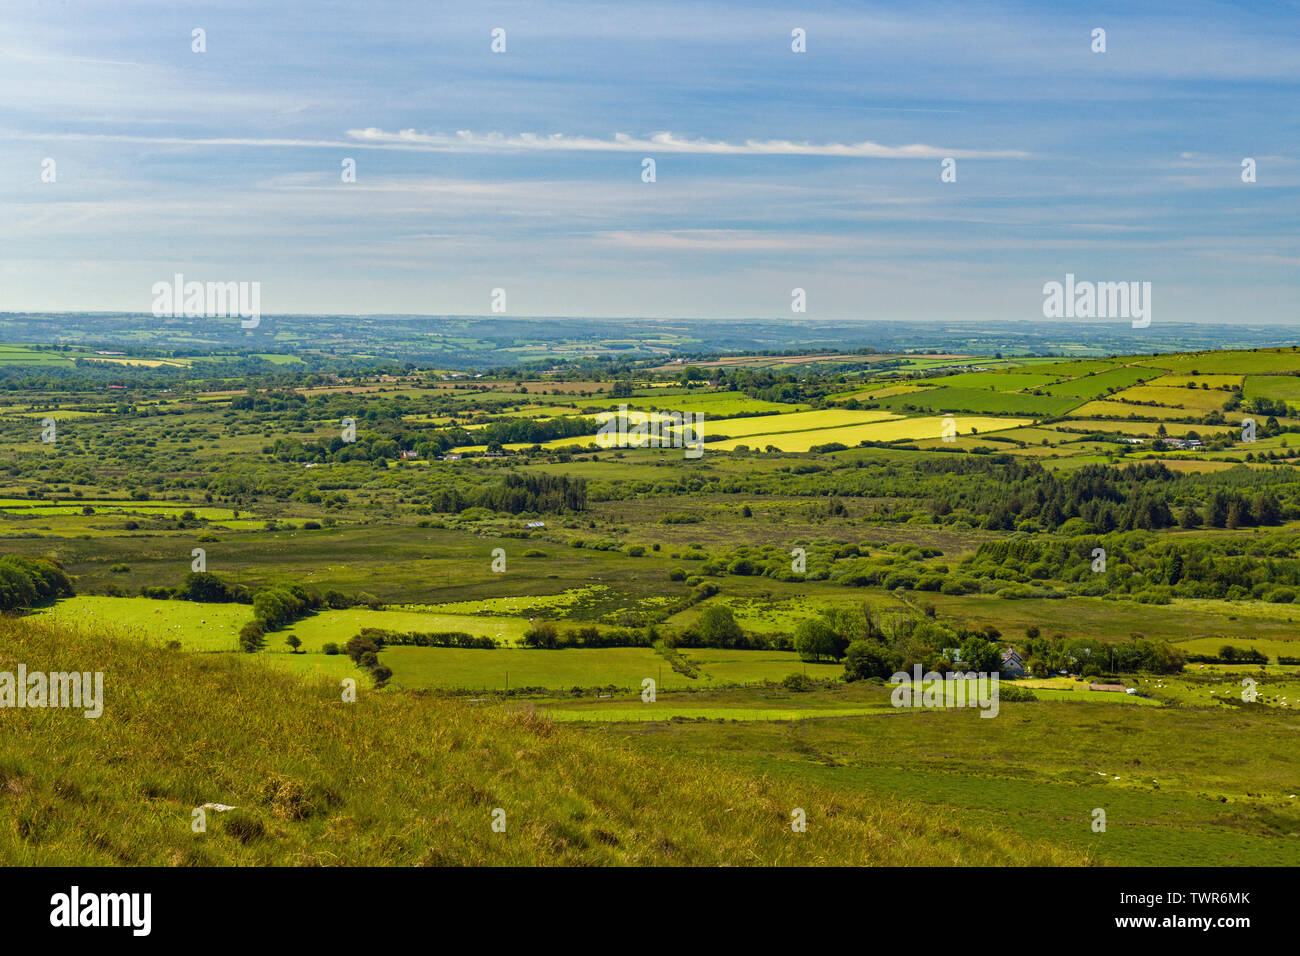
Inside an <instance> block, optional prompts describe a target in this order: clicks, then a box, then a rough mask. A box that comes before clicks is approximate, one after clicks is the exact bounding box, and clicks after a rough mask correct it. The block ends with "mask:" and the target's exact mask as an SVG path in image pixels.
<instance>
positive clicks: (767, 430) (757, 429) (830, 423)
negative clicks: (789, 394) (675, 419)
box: [703, 408, 900, 438]
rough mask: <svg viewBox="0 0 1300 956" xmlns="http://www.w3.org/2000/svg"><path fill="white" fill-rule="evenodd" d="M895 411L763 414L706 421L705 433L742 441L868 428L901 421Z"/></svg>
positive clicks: (826, 410) (842, 410)
mask: <svg viewBox="0 0 1300 956" xmlns="http://www.w3.org/2000/svg"><path fill="white" fill-rule="evenodd" d="M899 417H900V416H898V415H895V414H893V413H892V412H882V411H879V410H872V411H849V410H848V409H844V408H824V409H821V410H820V411H814V412H794V413H793V414H790V415H760V416H758V417H756V418H731V419H726V420H724V421H718V422H710V421H709V420H708V419H705V421H704V428H703V432H704V434H705V436H708V435H726V436H727V437H728V438H740V437H742V436H744V435H775V434H784V433H786V432H797V431H805V430H807V429H810V428H843V427H846V426H849V425H865V424H868V423H870V422H883V421H890V420H894V419H897V418H899Z"/></svg>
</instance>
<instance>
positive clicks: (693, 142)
mask: <svg viewBox="0 0 1300 956" xmlns="http://www.w3.org/2000/svg"><path fill="white" fill-rule="evenodd" d="M11 135H12V137H13V138H15V139H37V140H40V139H48V140H86V141H92V142H94V141H98V142H119V143H141V144H147V143H152V144H156V145H160V146H214V147H219V146H254V147H257V146H261V147H268V148H280V149H345V148H348V147H363V148H367V149H392V150H414V151H424V152H459V153H489V152H526V151H539V152H598V153H608V152H619V153H641V152H648V153H654V152H658V153H694V154H700V155H713V156H832V157H840V158H844V159H943V158H946V157H952V158H954V159H1029V158H1031V155H1032V154H1030V153H1028V152H1024V151H1022V150H1016V149H1000V150H977V149H958V148H954V147H940V146H928V145H926V144H924V143H912V144H909V145H907V146H884V145H881V144H880V143H873V142H870V141H863V142H861V143H809V142H801V143H796V142H792V141H790V140H785V139H766V140H757V139H748V140H745V141H744V142H743V143H729V142H726V141H725V140H709V139H687V138H683V137H680V136H677V135H675V134H673V133H671V132H661V133H654V134H652V135H651V136H650V137H649V138H639V137H635V136H629V135H627V134H626V133H615V134H614V135H613V136H611V137H610V138H608V139H600V138H597V137H592V136H569V135H566V134H564V133H550V134H547V135H544V136H543V135H538V134H536V133H517V134H513V135H507V134H504V133H474V132H471V131H469V130H458V131H457V132H456V133H454V134H449V133H417V132H415V130H411V129H406V130H400V131H398V132H395V133H390V132H386V131H384V130H381V129H376V128H375V127H367V128H366V129H352V130H348V131H347V135H348V136H349V137H350V138H349V139H348V140H331V139H286V138H281V137H249V136H149V135H134V134H120V133H17V134H11Z"/></svg>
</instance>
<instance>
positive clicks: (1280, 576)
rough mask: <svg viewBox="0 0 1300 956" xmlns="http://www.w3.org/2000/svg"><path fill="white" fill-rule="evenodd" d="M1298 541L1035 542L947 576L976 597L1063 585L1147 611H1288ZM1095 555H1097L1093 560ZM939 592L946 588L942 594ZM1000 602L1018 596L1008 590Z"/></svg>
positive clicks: (986, 548)
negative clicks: (973, 586)
mask: <svg viewBox="0 0 1300 956" xmlns="http://www.w3.org/2000/svg"><path fill="white" fill-rule="evenodd" d="M1298 547H1300V537H1297V536H1296V535H1294V534H1288V535H1284V536H1271V537H1263V536H1260V537H1256V536H1251V537H1248V538H1237V537H1229V536H1221V537H1210V538H1187V537H1174V538H1170V537H1162V536H1159V535H1152V534H1144V533H1140V532H1136V533H1135V532H1130V533H1127V534H1116V535H1108V536H1106V537H1104V538H1097V537H1093V536H1082V537H1077V538H1070V539H1067V540H1058V541H1046V540H1042V539H1037V538H1029V537H1025V538H1020V539H1015V540H1004V541H991V542H985V543H984V544H982V545H981V546H980V547H979V549H978V550H977V551H976V552H975V554H974V555H972V556H971V557H969V558H967V559H966V560H965V561H964V562H963V563H962V564H961V565H960V566H959V568H958V569H957V571H956V572H955V574H956V576H957V579H958V580H973V579H978V580H979V581H980V582H983V583H984V587H983V588H982V589H984V590H995V591H996V593H999V594H1001V593H1003V592H1002V590H999V589H1000V588H1002V587H1003V586H1004V585H1014V584H1040V585H1041V584H1044V583H1046V582H1048V581H1059V582H1063V583H1064V584H1066V585H1067V586H1068V590H1069V591H1070V592H1071V593H1075V594H1083V595H1092V596H1100V597H1118V596H1121V595H1130V596H1132V597H1133V598H1134V599H1136V600H1138V601H1141V602H1143V603H1148V604H1168V603H1169V602H1170V600H1172V599H1173V598H1176V597H1185V598H1208V599H1214V600H1242V599H1246V598H1253V599H1257V600H1265V601H1271V602H1273V603H1277V604H1289V603H1292V602H1294V601H1295V600H1296V598H1297V596H1300V558H1297V557H1296V554H1297V548H1298ZM1099 551H1100V552H1102V553H1100V554H1099V553H1098V552H1099ZM945 589H946V586H945ZM1006 596H1010V597H1015V596H1019V595H1018V594H1017V593H1016V592H1015V591H1014V590H1012V591H1010V593H1008V594H1007V595H1006Z"/></svg>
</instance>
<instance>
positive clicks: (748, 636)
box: [664, 604, 792, 651]
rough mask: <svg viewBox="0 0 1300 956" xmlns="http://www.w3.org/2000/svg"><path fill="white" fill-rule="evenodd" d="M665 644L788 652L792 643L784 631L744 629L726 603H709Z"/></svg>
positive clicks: (669, 645)
mask: <svg viewBox="0 0 1300 956" xmlns="http://www.w3.org/2000/svg"><path fill="white" fill-rule="evenodd" d="M664 643H665V644H666V645H667V646H668V647H723V648H732V649H736V650H746V651H762V650H773V651H788V650H790V649H791V647H792V644H791V641H790V637H789V636H788V635H785V634H760V633H754V632H750V631H746V630H745V629H744V628H742V627H741V626H740V622H739V621H737V620H736V616H735V614H734V613H733V612H732V610H731V608H729V607H727V606H726V605H725V604H710V605H708V606H707V607H704V608H703V609H701V611H700V616H699V617H698V618H696V620H695V623H694V624H688V625H687V626H686V627H685V628H684V629H683V630H682V632H681V633H680V634H675V635H669V636H668V637H666V638H665V639H664Z"/></svg>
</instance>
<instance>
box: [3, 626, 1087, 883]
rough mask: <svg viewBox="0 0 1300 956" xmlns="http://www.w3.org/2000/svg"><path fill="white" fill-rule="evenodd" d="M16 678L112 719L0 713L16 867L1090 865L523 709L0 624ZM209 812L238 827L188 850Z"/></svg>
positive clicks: (6, 831)
mask: <svg viewBox="0 0 1300 956" xmlns="http://www.w3.org/2000/svg"><path fill="white" fill-rule="evenodd" d="M19 662H22V663H25V664H26V665H27V668H28V670H29V672H30V671H36V670H41V671H64V670H73V669H78V670H83V671H84V670H91V671H96V670H102V671H103V672H104V685H105V687H104V692H105V700H106V703H105V707H104V714H103V716H102V717H100V718H99V719H96V720H90V719H86V718H84V717H82V716H81V713H80V712H79V711H69V710H54V709H47V710H32V709H23V710H16V709H4V710H0V865H5V866H16V865H71V864H92V865H99V864H102V865H114V864H161V865H230V864H236V865H268V864H278V865H344V864H352V865H366V864H399V865H418V864H433V865H439V864H475V865H485V864H486V865H493V864H501V865H534V864H633V863H635V864H669V865H676V864H700V865H719V864H748V865H763V864H776V865H805V864H850V865H864V864H878V865H889V864H918V865H925V864H982V865H1014V864H1038V865H1069V864H1087V863H1090V862H1091V860H1090V858H1089V857H1087V856H1086V855H1083V854H1081V853H1079V852H1078V851H1074V850H1066V849H1058V848H1056V847H1055V846H1053V845H1051V844H1048V843H1046V842H1038V843H1035V842H1029V841H1026V840H1023V839H1020V838H1018V837H1016V836H1015V835H1013V834H1009V833H1006V832H999V831H997V830H992V829H989V828H987V827H983V826H970V827H966V826H964V825H963V824H962V823H960V822H956V821H953V820H952V819H951V817H950V816H947V817H946V818H944V817H940V816H938V815H936V814H935V813H934V811H933V810H926V809H925V808H922V807H919V806H917V805H907V804H903V803H900V802H895V801H892V800H888V799H885V800H882V799H880V798H879V797H872V798H867V797H866V796H862V797H858V796H856V795H854V796H852V797H846V796H844V795H833V794H831V793H830V791H828V790H824V789H821V788H819V787H816V786H813V785H809V784H805V783H803V782H801V781H798V780H789V779H767V778H761V777H749V776H745V775H743V774H740V773H738V772H736V771H732V770H727V769H725V768H722V767H720V766H712V765H709V764H707V763H704V762H700V761H694V760H681V759H674V760H671V761H668V760H664V759H663V758H659V757H653V756H647V755H645V754H640V753H636V752H631V751H627V750H624V749H620V748H618V747H616V746H615V745H613V744H612V743H611V742H609V741H607V740H605V739H603V738H602V737H601V736H600V735H593V734H584V733H582V732H580V731H578V730H576V729H572V728H565V727H561V726H553V725H551V724H550V722H549V721H547V720H545V719H544V718H542V717H540V716H538V715H537V714H535V713H534V712H533V711H531V710H528V709H520V708H518V707H515V708H507V707H502V706H499V705H490V704H483V705H478V704H473V703H466V702H463V701H447V700H438V699H433V698H421V697H416V696H413V695H407V694H403V693H398V692H390V691H384V692H374V691H371V690H369V689H367V688H365V687H364V686H363V687H361V688H359V689H358V700H357V702H356V703H351V704H349V703H343V702H342V701H341V699H340V691H339V688H338V687H337V686H336V685H333V684H331V683H328V682H325V683H319V682H316V683H313V682H303V681H301V680H298V679H296V678H294V677H292V676H291V675H288V674H284V673H281V672H279V671H276V670H273V669H270V668H266V667H265V666H263V665H260V664H258V663H257V662H256V661H244V660H240V659H231V658H229V657H227V656H224V655H222V656H218V655H204V654H194V653H187V652H183V651H179V650H166V649H162V648H157V647H147V646H142V645H141V644H140V643H139V642H138V641H131V640H118V639H117V638H115V637H112V636H109V635H89V634H85V633H83V632H79V631H72V630H66V629H61V628H58V627H55V626H50V625H48V624H45V623H41V622H38V621H33V620H30V619H28V620H13V619H6V620H0V670H3V671H14V670H16V668H17V665H18V663H19ZM208 802H215V803H221V804H228V805H233V806H235V807H236V808H237V809H235V810H231V811H228V812H224V813H219V812H215V811H209V812H208V826H207V832H206V833H202V834H196V833H193V832H192V831H191V811H192V810H193V809H194V808H195V807H199V806H201V805H202V804H204V803H208ZM497 807H500V808H502V809H504V810H505V813H506V823H507V830H506V832H505V833H496V832H493V830H492V827H491V822H492V811H493V809H494V808H497ZM795 807H801V808H803V809H804V810H805V811H806V812H807V820H808V828H807V832H805V833H794V832H792V830H791V827H790V820H791V811H792V810H793V809H794V808H795Z"/></svg>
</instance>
